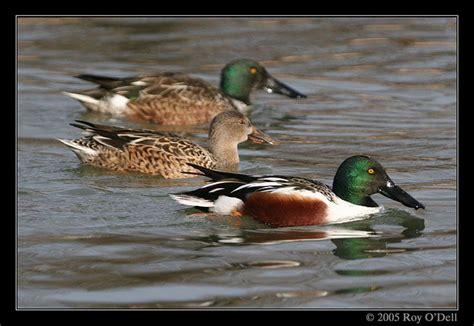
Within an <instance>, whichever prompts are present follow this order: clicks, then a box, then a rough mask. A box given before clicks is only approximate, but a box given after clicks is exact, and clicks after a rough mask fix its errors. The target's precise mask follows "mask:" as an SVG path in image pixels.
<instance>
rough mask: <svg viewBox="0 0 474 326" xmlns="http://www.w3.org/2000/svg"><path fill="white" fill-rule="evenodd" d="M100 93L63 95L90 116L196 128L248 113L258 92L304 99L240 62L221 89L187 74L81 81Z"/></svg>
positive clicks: (224, 74)
mask: <svg viewBox="0 0 474 326" xmlns="http://www.w3.org/2000/svg"><path fill="white" fill-rule="evenodd" d="M76 77H77V78H79V79H82V80H86V81H89V82H92V83H95V84H97V85H99V87H97V88H94V89H90V90H85V91H79V92H63V93H64V94H65V95H68V96H70V97H72V98H74V99H76V100H78V101H79V102H81V103H82V104H83V105H84V106H85V107H86V108H87V109H88V110H90V111H94V112H99V113H107V114H111V115H115V116H126V117H132V118H135V119H140V120H147V121H151V122H153V123H156V124H165V125H197V124H203V123H207V122H209V121H211V120H212V119H213V118H214V117H215V116H216V115H217V114H219V113H220V112H224V111H238V112H241V113H245V112H246V111H247V110H248V106H249V105H250V94H251V92H252V91H253V90H255V89H265V90H266V91H267V92H269V93H276V94H282V95H285V96H288V97H291V98H302V97H306V96H305V95H304V94H301V93H299V92H297V91H295V90H294V89H292V88H290V87H289V86H287V85H285V84H284V83H282V82H280V81H279V80H277V79H275V78H274V77H272V76H271V75H270V74H269V73H268V72H267V71H266V69H265V68H264V67H262V66H261V65H260V64H259V63H258V62H256V61H254V60H250V59H238V60H234V61H232V62H229V63H228V64H227V65H226V66H224V67H223V69H222V71H221V79H220V85H219V88H217V87H215V86H213V85H211V84H210V83H208V82H206V81H204V80H202V79H200V78H196V77H191V76H189V75H186V74H183V73H172V72H165V73H156V74H150V75H142V76H135V77H128V78H114V77H106V76H98V75H79V76H76Z"/></svg>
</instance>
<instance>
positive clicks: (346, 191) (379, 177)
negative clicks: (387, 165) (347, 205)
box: [332, 155, 425, 209]
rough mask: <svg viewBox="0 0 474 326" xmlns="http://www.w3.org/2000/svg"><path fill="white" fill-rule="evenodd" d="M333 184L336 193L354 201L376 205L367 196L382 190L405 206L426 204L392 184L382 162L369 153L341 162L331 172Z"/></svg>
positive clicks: (365, 204)
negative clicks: (334, 171)
mask: <svg viewBox="0 0 474 326" xmlns="http://www.w3.org/2000/svg"><path fill="white" fill-rule="evenodd" d="M332 187H333V191H334V193H335V194H336V195H338V196H339V197H340V198H342V199H344V200H346V201H348V202H351V203H353V204H356V205H362V206H368V207H376V206H378V205H377V203H376V202H375V201H374V200H373V199H372V198H370V196H371V195H373V194H375V193H381V194H382V195H384V196H386V197H388V198H390V199H393V200H396V201H398V202H400V203H402V204H403V205H405V206H408V207H412V208H415V209H418V208H425V206H424V205H423V204H422V203H420V202H418V201H417V200H416V199H415V198H413V197H412V196H410V195H409V194H408V193H406V192H405V191H404V190H403V189H402V188H400V187H399V186H397V185H395V183H394V182H393V181H392V179H390V177H389V176H388V174H387V172H385V169H384V168H383V167H382V165H381V164H380V163H379V162H377V161H376V160H375V159H373V158H370V157H368V156H363V155H356V156H352V157H349V158H348V159H346V160H345V161H344V162H342V164H341V165H340V166H339V168H338V169H337V172H336V175H335V176H334V181H333V186H332Z"/></svg>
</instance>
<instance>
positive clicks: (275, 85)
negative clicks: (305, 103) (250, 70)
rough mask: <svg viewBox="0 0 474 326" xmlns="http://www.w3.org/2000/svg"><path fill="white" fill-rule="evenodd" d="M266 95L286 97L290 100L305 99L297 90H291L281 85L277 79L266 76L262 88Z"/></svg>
mask: <svg viewBox="0 0 474 326" xmlns="http://www.w3.org/2000/svg"><path fill="white" fill-rule="evenodd" d="M263 88H265V90H266V91H267V93H276V94H282V95H285V96H288V97H290V98H304V97H307V96H306V95H304V94H301V93H300V92H298V91H297V90H295V89H293V88H291V87H290V86H288V85H286V84H284V83H282V82H281V81H279V80H278V79H276V78H274V77H272V76H270V75H268V77H267V80H266V81H265V84H264V86H263Z"/></svg>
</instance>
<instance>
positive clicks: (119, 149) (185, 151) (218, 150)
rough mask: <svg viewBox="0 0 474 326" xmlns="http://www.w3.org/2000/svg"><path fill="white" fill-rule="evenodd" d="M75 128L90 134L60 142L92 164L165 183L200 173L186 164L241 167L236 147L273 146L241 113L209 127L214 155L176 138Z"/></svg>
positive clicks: (101, 127)
mask: <svg viewBox="0 0 474 326" xmlns="http://www.w3.org/2000/svg"><path fill="white" fill-rule="evenodd" d="M76 122H79V123H81V124H75V123H71V125H72V126H74V127H78V128H81V129H83V130H85V131H86V135H85V137H82V138H80V139H75V140H64V139H59V140H60V141H61V142H62V143H64V144H66V145H67V146H69V147H70V148H71V149H72V151H73V152H74V153H76V155H77V156H78V158H79V159H80V160H81V161H82V162H84V163H87V164H90V165H94V166H100V167H105V168H108V169H111V170H115V171H138V172H142V173H148V174H155V175H161V176H163V177H164V178H176V179H178V178H189V177H192V176H193V175H192V174H185V173H182V172H190V171H196V170H195V169H193V168H192V167H191V166H189V165H187V163H195V164H199V165H202V166H205V167H208V168H225V167H229V168H235V166H236V165H237V164H238V163H239V153H238V149H237V145H238V144H239V143H241V142H243V141H246V140H250V141H252V142H255V143H269V144H274V143H275V142H276V141H275V140H273V139H272V138H270V137H269V136H268V135H266V134H264V133H263V132H261V131H259V130H258V129H256V128H255V126H253V125H252V123H251V122H250V120H249V119H248V118H247V117H245V116H244V115H243V114H242V113H239V112H237V111H226V112H222V113H220V114H218V115H217V116H216V117H215V118H214V119H213V120H212V122H211V125H210V128H209V139H208V144H209V150H208V149H205V148H203V147H201V146H199V145H196V144H194V143H192V142H191V141H189V140H187V139H184V138H182V137H179V136H177V135H175V134H171V133H160V132H156V131H152V130H145V129H125V128H119V127H113V126H104V125H99V124H94V123H91V122H86V121H80V120H76Z"/></svg>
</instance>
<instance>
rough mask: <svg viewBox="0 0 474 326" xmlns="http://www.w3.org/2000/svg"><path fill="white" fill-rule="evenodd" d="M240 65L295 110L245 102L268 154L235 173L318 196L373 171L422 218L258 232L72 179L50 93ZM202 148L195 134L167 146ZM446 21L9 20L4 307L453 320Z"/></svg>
mask: <svg viewBox="0 0 474 326" xmlns="http://www.w3.org/2000/svg"><path fill="white" fill-rule="evenodd" d="M239 57H248V58H253V59H256V60H258V61H260V62H261V63H262V64H263V65H264V66H265V67H266V68H267V69H268V71H269V72H270V73H272V74H273V75H274V76H276V77H277V78H279V79H280V80H282V81H285V82H286V83H287V84H289V85H291V86H292V87H294V88H295V89H297V90H299V91H301V92H303V93H305V94H307V95H308V98H307V99H301V100H292V99H288V98H284V97H280V96H278V95H271V94H266V93H263V92H257V93H255V94H254V98H253V102H254V103H255V105H254V107H253V110H252V111H251V113H250V117H251V119H252V120H253V122H254V124H256V125H257V126H258V127H260V128H261V129H263V130H265V131H266V132H268V133H269V134H270V135H271V136H273V137H275V138H277V139H279V140H280V141H281V144H280V145H278V146H272V147H269V146H262V145H253V144H241V146H240V153H241V160H242V162H241V165H240V168H241V171H244V172H245V173H255V174H270V173H271V174H291V175H299V176H304V177H309V178H314V179H318V180H320V181H323V182H326V183H328V184H332V178H333V176H334V173H335V171H336V169H337V167H338V165H339V164H340V163H341V162H342V161H343V160H344V159H345V158H346V157H348V156H351V155H354V154H368V155H371V156H373V157H375V158H377V159H378V160H379V161H380V162H381V163H382V165H384V167H385V168H386V169H387V171H388V173H389V175H390V176H391V177H392V179H393V180H394V181H395V182H396V183H398V184H399V185H401V186H402V187H403V188H404V189H405V190H407V191H408V192H409V193H411V194H412V195H413V196H414V197H415V198H417V199H418V200H419V201H421V202H422V203H423V204H425V206H426V210H421V211H420V210H419V211H414V210H413V209H409V208H407V207H404V206H402V205H401V204H399V203H397V202H394V201H391V200H389V199H387V198H385V197H382V196H381V195H375V196H373V198H374V199H375V200H376V201H377V202H379V203H380V204H383V205H384V206H385V208H386V210H385V211H384V212H383V213H380V214H378V215H376V216H375V217H374V218H372V219H368V220H364V221H359V222H352V223H346V224H339V225H332V226H330V225H327V226H319V227H316V226H314V227H297V228H271V227H268V226H265V225H262V224H259V223H257V222H255V221H253V220H252V219H250V218H247V217H244V218H241V219H238V218H233V217H222V218H216V217H202V216H196V215H194V216H193V215H192V214H193V213H196V211H194V210H193V209H188V208H184V207H183V206H181V205H179V204H177V203H176V202H174V201H172V200H171V199H170V198H169V197H168V194H169V193H172V192H179V191H184V190H190V189H192V188H194V187H197V186H200V185H203V184H204V182H205V180H204V178H194V179H188V180H163V179H160V178H159V177H153V176H147V175H141V174H125V173H115V172H111V171H106V170H101V169H98V168H92V167H87V166H83V165H81V164H80V163H79V161H78V160H77V158H76V157H75V155H74V154H73V153H72V152H71V151H70V150H68V149H67V148H65V147H64V146H63V145H61V144H60V143H59V142H58V141H57V140H56V138H58V137H59V138H74V137H77V136H79V135H80V133H79V131H78V130H77V129H76V128H73V127H71V126H69V123H70V122H72V121H73V120H74V119H86V120H91V121H95V122H100V123H107V124H114V125H121V126H129V127H143V128H155V129H158V130H168V129H169V128H166V127H158V126H153V125H150V124H147V123H143V124H140V123H138V122H136V121H135V122H132V121H127V120H126V119H119V118H111V117H108V116H99V115H93V114H90V113H86V112H85V110H84V109H83V108H82V106H80V104H79V103H78V102H76V101H74V100H72V99H70V98H67V97H65V96H64V95H62V94H61V91H64V90H68V91H71V90H80V89H86V88H88V87H90V86H91V85H90V84H89V83H86V82H84V81H80V80H78V79H75V78H73V76H74V75H77V74H81V73H96V74H104V75H111V76H119V77H121V76H129V75H134V74H143V73H150V72H154V71H180V72H186V73H190V74H192V75H194V76H198V77H201V78H204V79H205V80H208V81H209V82H211V83H213V84H215V85H217V84H218V82H219V72H220V69H221V68H222V67H223V65H224V64H226V63H227V62H229V61H231V60H233V59H235V58H239ZM178 131H179V132H183V133H184V134H185V135H186V136H187V137H190V138H192V139H193V140H195V141H197V142H205V139H206V137H207V134H206V132H207V131H206V126H200V127H187V128H182V129H180V130H178ZM456 164H457V162H456V20H455V19H454V18H452V19H450V18H414V17H410V18H279V19H273V18H240V19H237V18H232V19H231V18H214V19H199V18H180V19H178V18H85V17H83V18H69V19H64V18H59V17H56V18H54V17H53V18H49V19H43V18H38V17H28V18H21V19H19V21H18V215H17V221H18V306H19V307H20V308H40V307H48V308H58V307H59V308H117V307H118V308H163V307H164V308H172V307H173V308H174V307H180V308H199V307H212V308H217V307H233V308H244V307H250V308H257V307H267V308H275V307H286V308H289V307H299V308H322V309H327V308H363V307H365V308H367V307H382V308H427V307H443V308H453V307H456V305H457V300H456V298H457V293H456V275H457V270H456V265H457V264H456V256H457V254H456V248H457V247H456V234H457V228H456Z"/></svg>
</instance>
